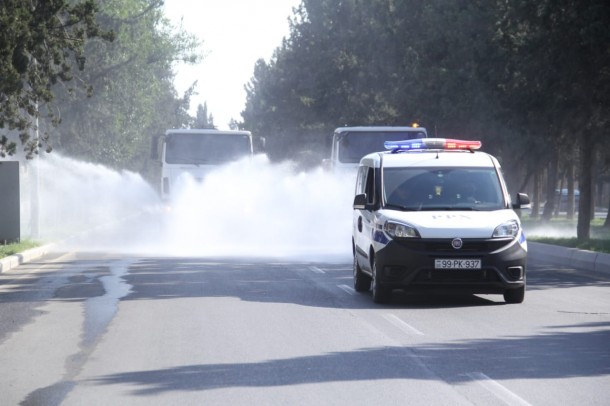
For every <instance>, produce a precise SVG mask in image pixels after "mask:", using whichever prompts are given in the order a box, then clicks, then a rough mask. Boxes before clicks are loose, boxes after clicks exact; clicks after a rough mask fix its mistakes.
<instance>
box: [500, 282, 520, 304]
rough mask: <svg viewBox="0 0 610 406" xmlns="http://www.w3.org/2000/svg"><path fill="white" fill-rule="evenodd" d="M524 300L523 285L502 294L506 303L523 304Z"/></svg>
mask: <svg viewBox="0 0 610 406" xmlns="http://www.w3.org/2000/svg"><path fill="white" fill-rule="evenodd" d="M524 299H525V284H524V285H523V286H521V287H520V288H517V289H510V290H507V291H505V292H504V301H505V302H506V303H523V300H524Z"/></svg>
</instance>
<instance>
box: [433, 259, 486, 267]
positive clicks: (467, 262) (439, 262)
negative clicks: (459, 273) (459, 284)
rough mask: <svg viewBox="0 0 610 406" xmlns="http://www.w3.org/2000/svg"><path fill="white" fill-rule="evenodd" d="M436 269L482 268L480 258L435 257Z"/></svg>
mask: <svg viewBox="0 0 610 406" xmlns="http://www.w3.org/2000/svg"><path fill="white" fill-rule="evenodd" d="M434 269H481V260H480V259H435V260H434Z"/></svg>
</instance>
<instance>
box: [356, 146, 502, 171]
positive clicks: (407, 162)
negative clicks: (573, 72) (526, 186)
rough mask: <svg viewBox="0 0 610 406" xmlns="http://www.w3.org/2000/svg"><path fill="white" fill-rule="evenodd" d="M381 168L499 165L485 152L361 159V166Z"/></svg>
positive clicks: (375, 155) (380, 154)
mask: <svg viewBox="0 0 610 406" xmlns="http://www.w3.org/2000/svg"><path fill="white" fill-rule="evenodd" d="M382 160H383V166H384V167H386V168H400V167H405V166H410V167H411V166H412V167H427V168H429V167H482V168H491V167H494V166H495V167H499V166H500V165H499V163H498V161H497V160H496V158H494V157H493V156H491V155H489V154H487V153H485V152H480V151H476V152H470V151H444V150H438V151H437V150H429V151H411V152H399V153H392V152H389V151H388V152H375V153H372V154H369V155H367V156H365V157H364V158H362V160H361V161H360V164H361V165H366V166H372V167H375V168H379V167H381V162H382Z"/></svg>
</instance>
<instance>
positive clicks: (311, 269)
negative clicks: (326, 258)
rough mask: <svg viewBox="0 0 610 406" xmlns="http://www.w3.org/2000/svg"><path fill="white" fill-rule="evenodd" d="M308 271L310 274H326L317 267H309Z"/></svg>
mask: <svg viewBox="0 0 610 406" xmlns="http://www.w3.org/2000/svg"><path fill="white" fill-rule="evenodd" d="M309 270H310V271H311V272H315V273H326V272H324V271H323V270H321V269H320V268H318V267H317V266H310V267H309Z"/></svg>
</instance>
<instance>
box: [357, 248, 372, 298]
mask: <svg viewBox="0 0 610 406" xmlns="http://www.w3.org/2000/svg"><path fill="white" fill-rule="evenodd" d="M370 289H371V277H370V276H368V275H367V274H365V273H364V272H362V269H361V268H360V265H358V260H357V259H356V256H355V255H354V290H355V291H356V292H368V291H369V290H370Z"/></svg>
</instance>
